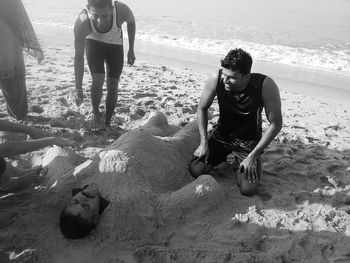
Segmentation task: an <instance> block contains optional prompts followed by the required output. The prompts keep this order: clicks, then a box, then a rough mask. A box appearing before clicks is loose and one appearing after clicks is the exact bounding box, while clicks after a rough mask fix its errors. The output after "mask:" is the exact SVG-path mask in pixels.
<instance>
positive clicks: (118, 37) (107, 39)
mask: <svg viewBox="0 0 350 263" xmlns="http://www.w3.org/2000/svg"><path fill="white" fill-rule="evenodd" d="M86 13H87V16H88V18H89V23H90V28H91V33H90V34H89V35H88V36H87V37H86V38H89V39H93V40H96V41H100V42H103V43H106V44H113V45H123V31H122V28H121V26H120V25H118V20H117V14H118V12H117V3H116V2H114V8H113V22H112V27H111V29H110V30H109V31H108V32H106V33H100V32H98V31H97V30H96V28H95V26H94V23H93V22H92V19H91V17H90V14H89V12H88V11H87V10H86Z"/></svg>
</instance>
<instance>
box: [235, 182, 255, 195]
mask: <svg viewBox="0 0 350 263" xmlns="http://www.w3.org/2000/svg"><path fill="white" fill-rule="evenodd" d="M258 184H259V182H255V183H248V182H246V181H243V182H242V183H241V185H240V186H239V190H240V192H241V194H242V195H246V196H253V195H255V194H256V190H257V188H258Z"/></svg>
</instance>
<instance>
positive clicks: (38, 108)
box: [29, 105, 44, 114]
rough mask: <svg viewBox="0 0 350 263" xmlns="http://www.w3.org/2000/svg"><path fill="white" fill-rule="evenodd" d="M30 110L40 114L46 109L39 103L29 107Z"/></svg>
mask: <svg viewBox="0 0 350 263" xmlns="http://www.w3.org/2000/svg"><path fill="white" fill-rule="evenodd" d="M29 111H31V112H35V113H39V114H40V113H43V112H44V109H43V108H42V107H41V106H39V105H31V106H30V107H29Z"/></svg>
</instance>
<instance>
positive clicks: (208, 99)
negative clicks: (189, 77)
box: [194, 74, 218, 161]
mask: <svg viewBox="0 0 350 263" xmlns="http://www.w3.org/2000/svg"><path fill="white" fill-rule="evenodd" d="M217 81H218V74H214V75H212V76H210V77H209V78H208V80H207V82H206V83H205V86H204V89H203V92H202V96H201V99H200V101H199V105H198V109H197V118H198V129H199V136H200V145H199V147H198V148H197V150H196V151H195V153H194V156H196V157H198V158H201V157H203V156H204V155H206V156H207V152H208V138H207V134H208V133H207V128H208V109H209V107H210V106H211V104H212V103H213V100H214V98H215V96H216V84H217ZM205 161H207V160H205Z"/></svg>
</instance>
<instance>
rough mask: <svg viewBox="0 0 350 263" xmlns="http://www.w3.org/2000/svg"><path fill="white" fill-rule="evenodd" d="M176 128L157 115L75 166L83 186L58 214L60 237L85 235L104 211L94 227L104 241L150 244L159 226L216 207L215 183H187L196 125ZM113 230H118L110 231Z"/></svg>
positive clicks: (218, 197) (208, 180)
mask: <svg viewBox="0 0 350 263" xmlns="http://www.w3.org/2000/svg"><path fill="white" fill-rule="evenodd" d="M174 128H175V127H172V126H170V125H168V123H167V120H166V117H165V116H164V114H161V113H156V114H155V115H151V117H150V118H149V120H148V121H147V123H146V124H145V125H143V126H141V128H138V129H135V130H131V131H128V132H127V133H125V134H123V135H122V136H121V137H119V138H118V139H117V140H116V141H115V142H114V143H113V144H112V145H110V146H109V147H107V148H106V149H105V150H103V151H102V152H100V153H99V154H98V156H96V157H95V158H94V159H93V160H90V161H87V162H88V164H85V163H83V164H82V165H81V167H84V166H85V168H78V169H77V170H81V169H82V170H81V171H82V172H78V173H77V176H76V177H77V178H78V179H79V178H81V181H83V184H82V185H84V184H87V185H86V186H85V187H83V188H82V189H78V191H76V190H74V191H73V193H72V194H73V197H72V198H71V199H70V201H69V203H68V205H66V206H65V208H64V210H63V212H62V213H61V216H60V228H61V231H62V233H63V234H64V235H65V236H66V237H68V238H73V239H74V238H82V237H84V236H86V235H87V234H89V232H90V231H91V230H92V229H93V228H95V227H96V226H97V222H98V221H99V219H100V215H101V213H102V212H103V211H104V210H105V211H104V212H103V217H102V221H103V222H101V223H100V224H99V227H98V232H99V236H102V237H101V238H102V239H103V240H106V239H108V238H107V237H106V236H109V237H111V238H112V240H118V241H123V240H124V241H127V242H131V241H130V240H134V242H136V243H138V242H146V243H147V242H152V241H154V240H150V239H152V238H155V236H157V235H153V234H154V232H155V231H157V229H158V228H159V226H161V225H164V224H166V223H165V221H167V220H170V221H173V220H176V218H180V217H181V215H182V214H183V213H184V211H186V209H187V210H188V209H201V210H203V209H209V208H210V207H212V206H213V205H215V204H218V203H219V202H220V200H222V198H223V196H224V194H223V192H222V189H221V187H220V185H219V184H218V183H217V182H216V180H215V179H214V178H213V177H211V176H210V175H202V176H200V177H199V178H197V179H196V180H195V181H193V182H191V176H190V175H189V173H188V165H187V164H188V162H189V160H190V159H191V155H192V152H193V151H194V149H195V147H196V145H198V141H199V140H198V139H199V135H198V128H197V123H195V122H194V123H191V124H188V125H187V126H186V127H184V128H183V129H181V130H180V131H177V132H176V133H175V130H174ZM176 129H178V128H177V127H176ZM174 133H175V134H174ZM84 169H85V170H84ZM83 174H85V175H83ZM87 177H88V178H87ZM102 196H103V197H102ZM107 200H108V201H107ZM100 220H101V219H100ZM157 226H158V227H157ZM111 229H118V231H112V232H113V233H111ZM164 232H165V231H162V233H164ZM157 238H159V236H157ZM128 244H129V243H128Z"/></svg>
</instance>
